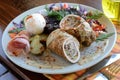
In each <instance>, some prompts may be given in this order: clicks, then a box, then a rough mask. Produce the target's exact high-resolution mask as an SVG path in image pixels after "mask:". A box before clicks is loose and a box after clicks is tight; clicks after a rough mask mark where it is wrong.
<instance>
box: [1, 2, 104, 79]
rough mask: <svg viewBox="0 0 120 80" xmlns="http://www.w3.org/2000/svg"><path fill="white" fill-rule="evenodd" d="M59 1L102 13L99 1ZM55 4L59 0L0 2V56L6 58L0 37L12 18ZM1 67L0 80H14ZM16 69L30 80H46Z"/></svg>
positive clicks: (39, 75)
mask: <svg viewBox="0 0 120 80" xmlns="http://www.w3.org/2000/svg"><path fill="white" fill-rule="evenodd" d="M60 1H61V2H70V3H78V4H84V5H88V6H91V7H94V8H96V9H99V10H101V11H102V6H101V0H60ZM56 2H59V0H45V1H44V0H0V55H2V56H3V57H4V58H6V56H5V54H4V52H3V51H2V47H1V37H2V33H3V31H4V29H5V28H6V26H7V25H8V23H9V22H10V21H11V20H12V19H13V18H15V17H16V16H18V15H19V14H21V13H22V12H24V11H26V10H28V9H30V8H33V7H36V6H40V5H43V4H49V3H56ZM6 59H7V58H6ZM15 66H16V65H15ZM2 67H3V66H2V65H1V64H0V77H1V74H2V75H3V76H2V78H0V80H4V78H5V77H6V76H9V77H8V79H9V80H13V78H14V79H15V78H16V77H15V76H14V75H12V73H11V72H9V70H7V69H6V68H4V67H3V69H2V70H3V71H2V73H1V68H2ZM16 67H17V68H18V69H20V70H21V71H22V72H23V73H25V74H26V75H27V76H28V77H29V78H30V79H31V80H47V78H45V77H44V76H43V75H42V74H38V73H33V72H30V71H27V70H24V69H22V68H20V67H18V66H16ZM10 78H11V79H10ZM6 80H7V79H6Z"/></svg>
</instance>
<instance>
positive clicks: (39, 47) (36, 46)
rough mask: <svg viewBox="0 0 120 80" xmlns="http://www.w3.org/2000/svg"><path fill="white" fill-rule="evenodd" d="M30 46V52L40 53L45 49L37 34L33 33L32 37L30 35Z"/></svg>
mask: <svg viewBox="0 0 120 80" xmlns="http://www.w3.org/2000/svg"><path fill="white" fill-rule="evenodd" d="M30 46H31V51H30V52H31V53H32V54H42V52H43V51H44V50H45V47H44V46H43V44H41V43H40V36H39V35H35V36H34V37H32V40H31V44H30Z"/></svg>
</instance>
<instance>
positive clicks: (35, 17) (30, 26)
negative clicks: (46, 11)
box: [24, 13, 46, 34]
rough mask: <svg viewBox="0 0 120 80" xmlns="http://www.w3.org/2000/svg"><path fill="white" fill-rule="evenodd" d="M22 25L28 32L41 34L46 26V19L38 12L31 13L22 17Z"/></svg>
mask: <svg viewBox="0 0 120 80" xmlns="http://www.w3.org/2000/svg"><path fill="white" fill-rule="evenodd" d="M24 25H25V28H26V30H27V31H28V32H29V33H31V34H41V33H42V32H43V31H44V27H45V26H46V21H45V18H44V17H43V16H42V15H41V14H40V13H33V14H31V15H28V16H26V17H25V18H24Z"/></svg>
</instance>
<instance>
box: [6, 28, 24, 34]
mask: <svg viewBox="0 0 120 80" xmlns="http://www.w3.org/2000/svg"><path fill="white" fill-rule="evenodd" d="M22 30H25V27H23V28H17V29H13V30H10V31H8V33H18V32H20V31H22Z"/></svg>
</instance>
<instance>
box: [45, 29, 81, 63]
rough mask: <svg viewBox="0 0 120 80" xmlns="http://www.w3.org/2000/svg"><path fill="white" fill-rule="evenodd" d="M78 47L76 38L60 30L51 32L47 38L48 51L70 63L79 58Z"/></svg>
mask: <svg viewBox="0 0 120 80" xmlns="http://www.w3.org/2000/svg"><path fill="white" fill-rule="evenodd" d="M79 46H80V44H79V42H78V40H77V39H76V38H74V37H73V36H72V35H70V34H68V33H66V32H65V31H62V30H60V29H57V30H55V31H53V32H52V33H51V34H50V35H49V36H48V38H47V47H48V49H50V50H51V51H52V52H55V53H56V54H58V55H60V56H62V57H64V58H65V59H67V60H68V61H70V62H71V63H76V62H77V61H78V60H79V58H80V51H79Z"/></svg>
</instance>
